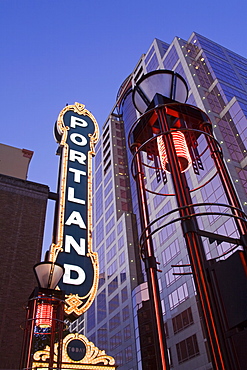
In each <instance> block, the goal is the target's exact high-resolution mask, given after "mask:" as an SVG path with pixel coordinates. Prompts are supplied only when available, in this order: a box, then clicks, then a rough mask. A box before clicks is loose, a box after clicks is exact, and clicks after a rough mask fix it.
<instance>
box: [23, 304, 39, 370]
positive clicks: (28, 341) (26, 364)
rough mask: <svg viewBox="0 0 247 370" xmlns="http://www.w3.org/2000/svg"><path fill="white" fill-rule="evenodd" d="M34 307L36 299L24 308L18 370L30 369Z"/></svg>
mask: <svg viewBox="0 0 247 370" xmlns="http://www.w3.org/2000/svg"><path fill="white" fill-rule="evenodd" d="M36 306H37V301H36V299H32V300H29V302H28V306H27V308H26V310H27V313H26V322H25V329H24V336H23V343H22V351H21V360H20V369H31V368H32V348H33V332H34V326H35V315H36Z"/></svg>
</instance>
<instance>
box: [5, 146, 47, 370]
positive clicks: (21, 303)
mask: <svg viewBox="0 0 247 370" xmlns="http://www.w3.org/2000/svg"><path fill="white" fill-rule="evenodd" d="M32 154H33V153H32V152H30V151H28V150H23V149H17V148H13V147H9V146H6V145H0V207H1V208H0V209H1V212H0V304H1V315H0V369H18V368H19V361H20V353H21V345H22V337H23V331H22V329H21V326H23V324H24V320H25V305H26V302H27V299H28V297H29V295H30V294H31V292H32V290H33V288H34V286H35V285H36V283H35V277H34V273H33V265H34V264H35V263H37V262H39V261H40V256H41V249H42V240H43V231H44V222H45V213H46V205H47V199H48V195H49V188H48V186H46V185H42V184H37V183H34V182H30V181H27V180H26V177H27V170H28V165H29V162H30V160H31V157H32Z"/></svg>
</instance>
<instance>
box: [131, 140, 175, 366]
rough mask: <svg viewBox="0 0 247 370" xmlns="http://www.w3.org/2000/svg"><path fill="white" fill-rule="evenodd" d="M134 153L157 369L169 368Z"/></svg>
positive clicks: (142, 186)
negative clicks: (144, 237) (144, 240)
mask: <svg viewBox="0 0 247 370" xmlns="http://www.w3.org/2000/svg"><path fill="white" fill-rule="evenodd" d="M132 150H133V152H134V153H135V157H134V160H135V162H134V163H135V170H136V177H135V180H136V186H137V193H138V202H139V209H140V219H141V227H142V230H145V236H146V238H147V239H146V242H145V268H146V273H147V282H148V291H149V299H150V302H151V309H152V311H153V312H152V323H153V332H154V344H155V352H156V359H157V370H169V368H170V366H169V360H168V353H167V346H166V337H165V328H164V321H163V313H162V307H161V301H160V292H159V285H158V278H157V263H156V259H155V256H154V248H153V243H152V239H151V238H150V237H149V234H150V230H149V228H148V225H149V214H148V206H147V198H146V193H145V184H144V174H143V170H142V160H141V154H140V153H139V152H138V147H137V146H133V147H132Z"/></svg>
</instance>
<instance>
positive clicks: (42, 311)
mask: <svg viewBox="0 0 247 370" xmlns="http://www.w3.org/2000/svg"><path fill="white" fill-rule="evenodd" d="M52 314H53V306H52V305H51V304H49V303H40V304H39V305H38V307H37V314H36V325H37V326H39V327H40V328H49V327H51V326H52Z"/></svg>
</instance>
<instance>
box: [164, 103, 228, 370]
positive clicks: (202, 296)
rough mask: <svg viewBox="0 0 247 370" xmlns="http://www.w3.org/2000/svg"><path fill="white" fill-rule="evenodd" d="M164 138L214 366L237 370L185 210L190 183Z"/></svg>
mask: <svg viewBox="0 0 247 370" xmlns="http://www.w3.org/2000/svg"><path fill="white" fill-rule="evenodd" d="M157 115H158V119H159V123H160V127H161V131H162V132H167V131H170V127H169V124H168V122H167V119H166V114H165V112H164V109H162V110H160V109H159V110H157ZM163 138H164V143H165V146H166V151H167V157H168V161H169V164H170V167H171V176H172V180H173V186H174V192H175V194H176V199H177V203H178V207H179V208H180V216H181V217H186V219H185V220H184V221H182V229H183V235H184V238H185V241H186V245H187V250H188V254H189V258H190V263H191V269H192V273H193V277H194V281H195V286H196V290H197V294H198V297H199V300H200V304H201V308H202V312H203V317H204V321H205V328H206V332H207V338H208V340H209V347H210V352H211V355H212V363H213V366H214V369H215V370H235V368H234V366H232V365H231V360H230V359H229V357H228V350H227V346H226V343H225V340H224V334H223V333H222V330H221V327H220V322H219V318H218V317H217V316H216V311H215V307H214V305H213V297H212V294H211V291H210V287H209V284H208V282H207V274H206V267H205V266H206V264H205V262H206V256H205V252H204V247H203V243H202V241H201V238H200V236H199V235H198V234H197V233H196V231H197V222H196V220H195V218H192V217H191V218H190V217H188V216H190V215H191V214H192V212H193V209H191V207H186V206H188V205H191V204H192V200H191V196H190V192H189V188H188V184H187V180H186V177H185V175H184V174H183V173H181V171H180V167H179V162H178V158H177V155H176V151H175V147H174V143H173V140H172V136H171V134H169V133H168V134H166V135H164V136H163Z"/></svg>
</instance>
